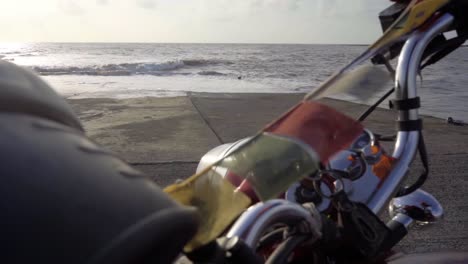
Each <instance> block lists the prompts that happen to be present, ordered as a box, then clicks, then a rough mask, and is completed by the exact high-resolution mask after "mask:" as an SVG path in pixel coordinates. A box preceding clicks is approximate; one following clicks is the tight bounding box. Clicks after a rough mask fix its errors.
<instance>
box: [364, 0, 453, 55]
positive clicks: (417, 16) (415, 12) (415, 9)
mask: <svg viewBox="0 0 468 264" xmlns="http://www.w3.org/2000/svg"><path fill="white" fill-rule="evenodd" d="M449 2H450V0H423V1H421V0H413V1H411V3H410V4H409V5H408V7H407V8H406V10H405V11H404V12H403V13H402V14H401V15H400V17H399V18H398V19H397V20H396V21H395V23H393V25H392V26H390V28H389V29H388V30H387V31H386V32H385V33H384V35H383V36H382V37H381V38H379V39H378V40H377V41H376V42H375V43H374V44H373V45H372V46H371V47H370V49H380V48H382V47H384V46H386V45H388V44H390V43H392V42H394V41H397V40H398V39H399V38H401V37H402V36H404V35H406V34H408V33H410V32H412V31H413V30H414V29H416V28H417V27H420V26H421V25H422V24H423V23H424V22H426V21H427V20H428V19H429V18H430V17H431V16H432V15H434V13H435V12H436V11H437V10H439V9H440V8H441V7H443V6H444V5H446V4H447V3H449Z"/></svg>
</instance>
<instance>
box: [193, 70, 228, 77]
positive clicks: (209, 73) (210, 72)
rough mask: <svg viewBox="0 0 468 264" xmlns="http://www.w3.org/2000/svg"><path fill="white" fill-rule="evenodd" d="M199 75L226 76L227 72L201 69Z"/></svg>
mask: <svg viewBox="0 0 468 264" xmlns="http://www.w3.org/2000/svg"><path fill="white" fill-rule="evenodd" d="M198 75H204V76H226V75H227V74H226V73H222V72H217V71H201V72H198Z"/></svg>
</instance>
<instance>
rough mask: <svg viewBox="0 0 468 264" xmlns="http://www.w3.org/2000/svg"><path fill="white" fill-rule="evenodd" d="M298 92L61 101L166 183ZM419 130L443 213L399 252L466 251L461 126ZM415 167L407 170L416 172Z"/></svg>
mask: <svg viewBox="0 0 468 264" xmlns="http://www.w3.org/2000/svg"><path fill="white" fill-rule="evenodd" d="M302 96H303V95H302V94H213V93H193V94H190V95H189V96H184V97H171V98H156V97H145V98H134V99H123V100H117V99H102V98H100V99H73V100H69V103H70V104H71V105H72V107H73V108H74V110H75V111H76V113H77V114H78V116H79V117H80V119H81V120H82V122H83V124H84V127H85V129H86V131H87V134H88V136H89V137H91V138H92V139H93V140H95V141H96V142H98V143H100V144H101V145H103V146H104V147H105V148H108V149H110V150H112V151H114V152H116V153H118V154H119V155H120V156H122V157H123V158H124V159H125V160H126V161H127V162H129V163H131V164H132V165H134V166H135V167H136V168H138V169H140V170H141V171H143V172H145V173H147V174H149V175H151V176H152V178H153V179H154V180H155V182H156V183H158V184H159V185H161V186H166V185H168V184H170V183H172V182H174V181H175V180H176V179H178V178H186V177H188V176H190V175H192V174H193V173H194V172H195V169H196V167H197V163H198V161H199V159H200V158H201V156H202V155H203V154H204V153H206V152H207V151H208V150H210V149H211V148H213V147H215V146H217V145H220V144H222V143H227V142H232V141H235V140H237V139H240V138H243V137H246V136H249V135H252V134H253V133H255V132H256V131H258V130H259V129H260V128H261V127H262V126H263V125H265V124H266V123H268V122H270V121H271V120H273V119H274V118H275V117H277V116H278V115H279V114H281V113H283V112H284V111H286V110H287V109H288V108H289V107H291V106H292V105H294V104H295V103H296V102H297V101H299V100H300V99H301V98H302ZM323 102H324V103H326V104H328V105H331V106H333V107H335V108H336V109H338V110H341V111H343V112H344V113H347V114H348V115H350V116H353V117H357V116H359V114H360V113H361V112H363V111H364V110H365V109H366V106H363V105H358V104H354V103H349V102H344V101H337V100H330V99H326V100H323ZM395 117H396V116H395V113H393V112H392V111H390V110H385V109H378V110H376V111H375V112H374V114H373V115H371V116H370V117H369V118H368V120H367V121H366V122H365V125H366V127H367V128H369V129H371V130H372V131H373V132H376V133H381V134H385V135H391V134H393V133H394V131H395V129H394V127H395V123H394V122H393V120H394V119H395ZM424 135H425V140H426V143H427V148H428V152H429V155H430V164H431V173H430V175H429V180H428V181H427V182H426V184H425V186H424V189H425V190H427V191H429V192H431V193H432V194H433V195H434V196H435V197H436V198H438V199H439V201H440V202H441V204H442V205H443V207H444V209H445V213H446V215H445V219H444V220H443V221H441V223H440V224H438V225H436V226H434V227H431V228H424V229H423V230H418V231H414V232H410V235H409V236H408V238H406V239H405V240H404V241H403V242H402V243H400V249H402V250H404V251H406V252H424V251H435V250H468V224H467V223H468V203H467V202H466V197H467V196H468V178H467V169H468V164H467V163H466V161H467V160H468V140H466V139H467V138H468V126H453V125H449V124H447V123H446V122H445V120H442V119H437V118H432V117H424ZM390 148H391V147H390V146H389V147H388V148H387V150H388V151H390ZM415 168H416V169H414V170H413V171H412V172H413V174H417V173H419V171H418V169H417V166H416V167H415Z"/></svg>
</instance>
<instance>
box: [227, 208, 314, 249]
mask: <svg viewBox="0 0 468 264" xmlns="http://www.w3.org/2000/svg"><path fill="white" fill-rule="evenodd" d="M304 221H305V223H306V225H305V228H313V229H315V227H316V226H317V225H321V224H320V223H318V222H317V220H315V219H314V218H313V216H312V214H311V212H310V211H309V210H307V209H306V208H304V207H302V206H301V205H299V204H296V203H292V202H289V201H286V200H282V199H281V200H280V199H276V200H270V201H267V202H264V203H258V204H256V205H254V206H251V207H250V208H249V209H248V210H247V211H246V212H244V213H243V214H242V215H241V216H240V217H239V219H237V221H236V222H235V223H234V225H233V226H232V227H231V229H230V230H229V232H228V233H227V235H226V236H227V237H235V236H237V237H239V238H241V239H242V240H243V241H244V242H245V243H246V244H247V245H248V246H250V247H252V248H255V247H256V245H257V243H258V241H259V239H260V238H261V236H262V235H263V233H264V232H265V231H266V230H267V228H269V227H271V226H272V225H274V224H278V223H284V224H291V225H297V224H299V223H302V222H304ZM316 228H317V229H318V230H320V228H321V226H317V227H316Z"/></svg>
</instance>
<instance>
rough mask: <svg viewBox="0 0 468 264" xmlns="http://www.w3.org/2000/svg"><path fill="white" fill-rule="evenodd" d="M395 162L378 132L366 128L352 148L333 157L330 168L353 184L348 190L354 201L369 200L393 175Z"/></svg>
mask: <svg viewBox="0 0 468 264" xmlns="http://www.w3.org/2000/svg"><path fill="white" fill-rule="evenodd" d="M393 162H394V159H393V158H392V157H391V156H389V155H387V154H386V152H385V150H384V149H383V148H382V146H381V145H380V144H379V142H378V140H377V139H376V138H375V136H374V134H372V132H370V131H369V130H365V131H364V132H363V133H362V134H361V136H359V137H358V138H357V139H356V140H355V141H354V142H353V144H351V146H350V148H349V149H347V150H344V151H341V152H340V153H339V154H337V155H336V156H334V157H333V158H332V159H331V160H330V162H329V165H328V169H329V170H330V171H336V172H341V173H339V176H340V177H343V178H344V179H345V182H346V184H347V185H350V187H348V188H345V191H347V189H348V190H349V191H347V193H348V197H349V198H350V199H351V200H353V201H356V202H362V203H366V202H367V201H368V200H369V199H370V198H371V197H372V195H373V194H374V193H375V191H376V190H377V189H378V188H379V187H380V186H381V184H382V183H383V182H384V181H385V179H386V178H387V176H388V175H389V173H390V171H391V168H392V166H393ZM336 181H340V180H339V179H336ZM341 185H342V184H335V186H341Z"/></svg>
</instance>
